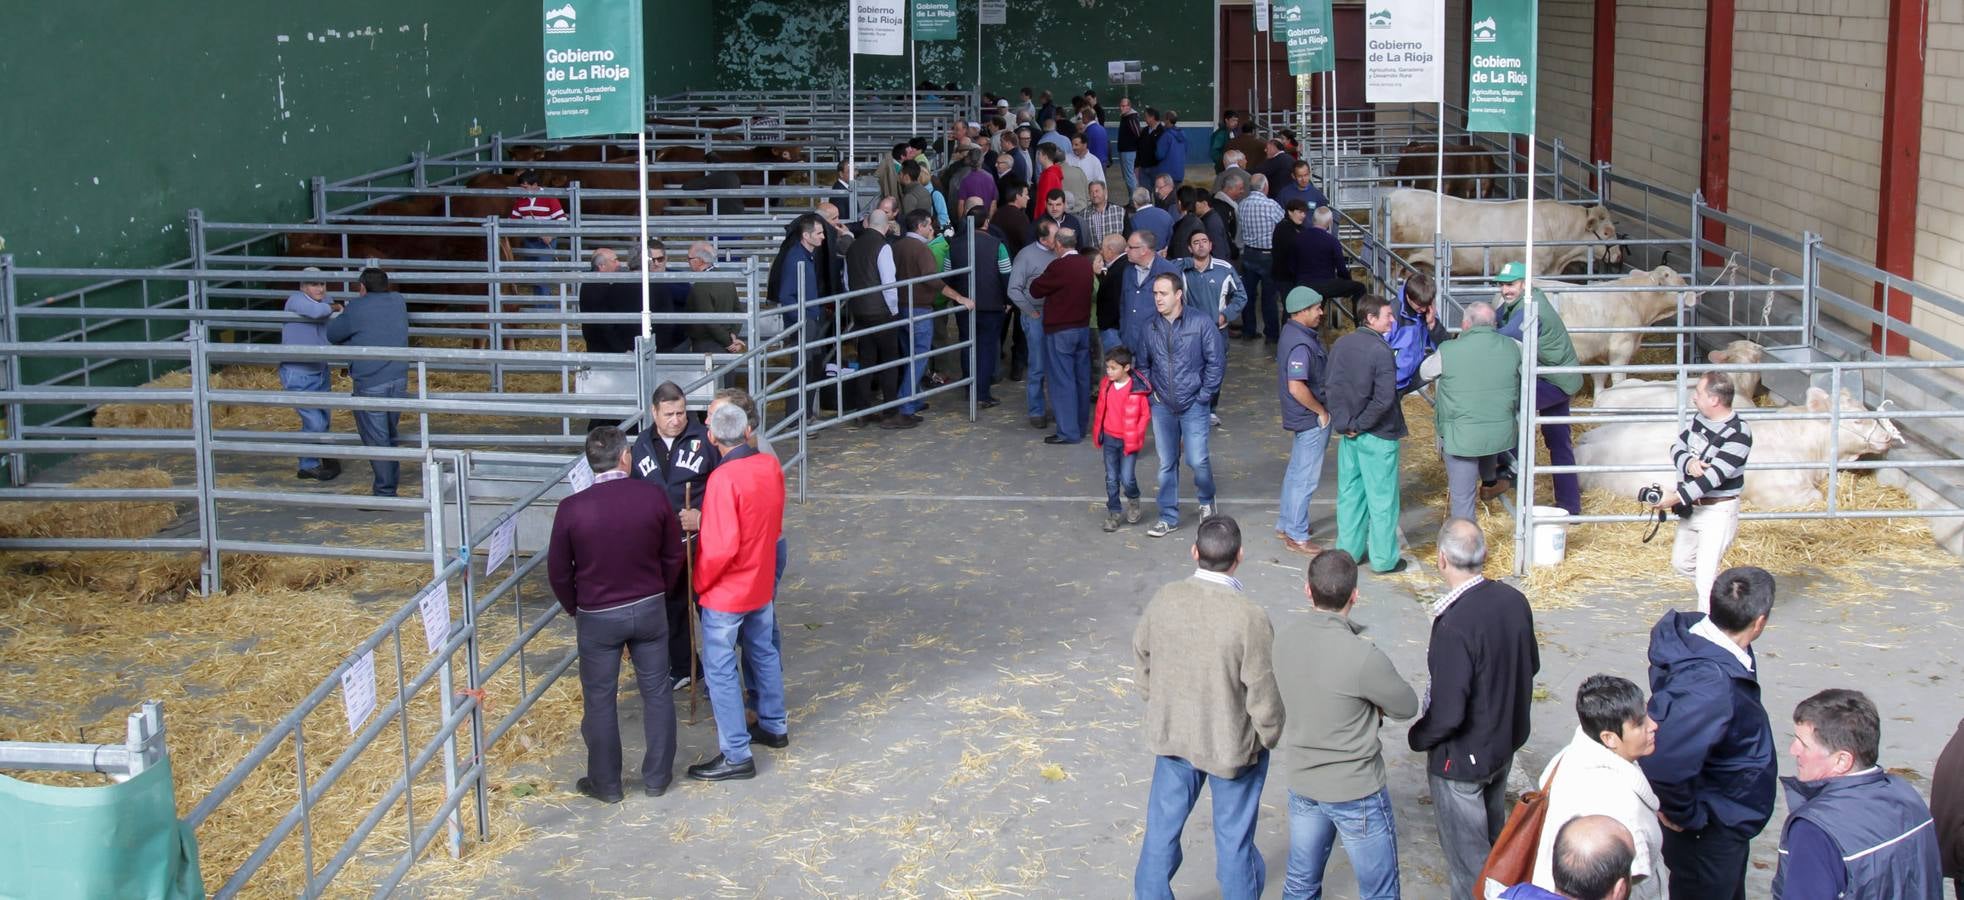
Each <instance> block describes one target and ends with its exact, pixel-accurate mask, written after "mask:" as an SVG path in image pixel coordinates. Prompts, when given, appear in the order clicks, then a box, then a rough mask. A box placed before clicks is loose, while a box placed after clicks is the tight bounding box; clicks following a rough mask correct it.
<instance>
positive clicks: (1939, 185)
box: [1911, 0, 1964, 344]
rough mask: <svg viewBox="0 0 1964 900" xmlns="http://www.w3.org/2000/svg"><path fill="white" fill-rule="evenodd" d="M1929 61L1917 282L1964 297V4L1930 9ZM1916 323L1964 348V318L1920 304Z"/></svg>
mask: <svg viewBox="0 0 1964 900" xmlns="http://www.w3.org/2000/svg"><path fill="white" fill-rule="evenodd" d="M1929 35H1930V46H1929V53H1928V55H1927V56H1926V57H1925V58H1924V81H1923V160H1922V165H1921V168H1920V170H1919V176H1920V183H1919V184H1918V186H1917V207H1916V277H1917V279H1918V280H1920V281H1924V282H1927V283H1929V284H1930V285H1932V286H1934V287H1937V288H1939V289H1941V290H1944V291H1948V292H1950V293H1952V294H1956V295H1960V296H1964V112H1960V110H1964V0H1933V2H1932V3H1931V4H1930V31H1929ZM1911 323H1912V324H1914V325H1916V326H1917V327H1919V328H1924V329H1927V330H1929V331H1931V332H1933V333H1934V334H1936V336H1938V337H1940V338H1943V339H1945V340H1949V341H1951V342H1953V343H1959V344H1964V318H1960V317H1958V316H1956V315H1953V314H1951V313H1948V312H1945V311H1942V310H1938V309H1934V308H1931V307H1930V306H1929V305H1928V304H1923V303H1918V304H1917V309H1916V310H1915V312H1914V313H1913V314H1912V316H1911Z"/></svg>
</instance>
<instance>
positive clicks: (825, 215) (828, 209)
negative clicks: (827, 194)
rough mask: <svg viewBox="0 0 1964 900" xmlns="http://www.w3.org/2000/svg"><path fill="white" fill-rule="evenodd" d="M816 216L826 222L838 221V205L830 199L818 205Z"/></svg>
mask: <svg viewBox="0 0 1964 900" xmlns="http://www.w3.org/2000/svg"><path fill="white" fill-rule="evenodd" d="M818 217H819V218H821V219H824V220H825V221H827V222H837V221H839V205H838V204H836V203H833V202H830V201H827V202H824V203H820V204H819V205H818Z"/></svg>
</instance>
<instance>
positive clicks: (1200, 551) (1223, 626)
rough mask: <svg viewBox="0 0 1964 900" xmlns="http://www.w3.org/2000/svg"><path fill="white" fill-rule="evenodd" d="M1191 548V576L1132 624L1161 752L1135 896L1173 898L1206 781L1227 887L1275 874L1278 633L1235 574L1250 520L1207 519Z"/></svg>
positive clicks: (1150, 729) (1153, 736)
mask: <svg viewBox="0 0 1964 900" xmlns="http://www.w3.org/2000/svg"><path fill="white" fill-rule="evenodd" d="M1193 558H1194V562H1196V563H1197V564H1198V567H1197V568H1196V569H1194V573H1193V575H1192V576H1191V577H1189V578H1186V579H1183V580H1180V581H1176V582H1173V583H1172V584H1169V585H1167V586H1165V587H1163V588H1160V589H1159V593H1158V594H1156V595H1154V596H1153V598H1152V602H1151V603H1149V604H1147V605H1146V614H1145V616H1144V617H1143V618H1141V619H1140V620H1139V627H1138V629H1137V630H1135V631H1134V632H1133V634H1132V652H1133V654H1134V655H1135V656H1137V658H1138V662H1139V685H1140V687H1141V688H1142V689H1144V691H1145V694H1146V741H1147V743H1148V744H1149V745H1150V746H1151V747H1152V752H1153V754H1154V755H1155V756H1156V757H1157V759H1156V761H1155V762H1154V764H1153V776H1152V793H1151V794H1150V795H1149V796H1148V798H1147V802H1146V836H1145V842H1144V845H1143V846H1142V847H1141V848H1140V850H1139V865H1138V868H1137V869H1136V870H1135V871H1134V873H1133V887H1132V895H1133V897H1135V898H1139V900H1147V898H1152V900H1159V898H1164V900H1172V897H1173V889H1172V886H1171V882H1172V879H1173V873H1174V872H1176V871H1178V870H1179V868H1180V860H1181V852H1180V831H1181V830H1182V829H1183V828H1185V827H1186V822H1187V816H1188V815H1189V814H1190V813H1192V812H1193V807H1194V804H1195V803H1196V802H1198V801H1199V800H1200V789H1201V787H1202V786H1203V785H1205V786H1207V787H1209V788H1211V789H1212V790H1213V792H1214V853H1215V856H1216V857H1217V858H1216V860H1215V864H1214V873H1215V875H1216V877H1218V878H1219V879H1220V882H1221V897H1222V898H1223V900H1255V898H1257V897H1260V896H1261V893H1262V885H1263V883H1264V882H1265V881H1266V880H1267V875H1268V868H1267V865H1266V864H1265V863H1263V862H1262V853H1261V850H1259V849H1258V848H1256V846H1255V816H1256V814H1257V812H1259V811H1260V809H1261V798H1262V784H1263V783H1264V782H1265V781H1267V779H1268V749H1269V748H1270V747H1274V746H1275V742H1276V741H1277V740H1278V739H1280V738H1281V736H1282V698H1281V695H1280V694H1278V693H1277V692H1276V689H1275V672H1274V669H1273V667H1272V664H1271V662H1270V657H1269V654H1270V652H1271V649H1272V648H1273V646H1274V642H1275V632H1274V630H1273V629H1272V628H1271V627H1270V625H1269V622H1268V613H1267V612H1264V611H1263V610H1262V608H1261V606H1259V605H1257V604H1256V603H1255V602H1254V601H1252V600H1249V599H1248V598H1247V597H1246V596H1244V595H1243V594H1242V591H1241V582H1240V581H1239V580H1237V579H1236V578H1235V577H1234V571H1235V569H1237V568H1239V567H1240V565H1241V527H1240V526H1239V525H1237V524H1235V521H1234V520H1233V519H1231V518H1229V517H1227V516H1209V517H1208V518H1207V519H1206V520H1204V521H1202V522H1201V523H1200V529H1199V533H1198V534H1197V535H1196V536H1195V537H1194V542H1193Z"/></svg>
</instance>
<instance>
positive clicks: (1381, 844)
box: [1274, 550, 1418, 897]
mask: <svg viewBox="0 0 1964 900" xmlns="http://www.w3.org/2000/svg"><path fill="white" fill-rule="evenodd" d="M1303 574H1304V582H1305V583H1304V593H1305V594H1308V595H1309V601H1310V606H1311V612H1310V614H1309V618H1307V619H1302V620H1298V621H1296V622H1294V623H1292V624H1290V625H1289V626H1288V627H1286V628H1284V629H1282V633H1281V634H1279V635H1277V636H1276V638H1275V654H1274V659H1275V684H1276V687H1277V688H1278V689H1279V690H1280V691H1281V694H1282V706H1283V708H1284V709H1286V710H1288V721H1287V723H1286V724H1285V725H1284V726H1283V728H1282V744H1281V747H1282V765H1283V772H1284V773H1285V776H1286V777H1287V779H1288V784H1289V874H1288V880H1287V881H1285V882H1284V883H1283V887H1282V895H1283V896H1284V897H1318V896H1322V894H1323V869H1324V866H1325V865H1327V864H1328V863H1329V861H1330V848H1331V844H1332V840H1333V838H1336V837H1341V838H1343V847H1344V851H1345V852H1347V853H1349V854H1350V865H1351V868H1353V869H1355V870H1356V871H1357V895H1358V896H1360V897H1396V896H1398V828H1397V822H1396V820H1395V819H1394V818H1393V816H1392V813H1391V792H1390V790H1388V789H1387V788H1386V786H1385V779H1384V744H1383V742H1382V741H1380V740H1379V739H1378V729H1379V727H1381V726H1382V725H1383V723H1384V719H1385V717H1386V716H1389V717H1391V718H1394V719H1409V718H1411V717H1413V716H1416V715H1418V695H1417V694H1416V693H1414V692H1413V691H1412V687H1411V685H1409V684H1406V683H1405V679H1404V677H1403V676H1401V675H1399V674H1398V669H1397V668H1396V667H1395V666H1393V665H1392V664H1391V659H1390V657H1387V656H1385V655H1384V651H1383V650H1380V649H1378V645H1377V644H1375V643H1373V642H1372V641H1371V640H1370V639H1369V638H1366V637H1364V635H1363V631H1364V629H1363V626H1360V625H1358V624H1357V623H1355V622H1352V621H1351V620H1350V613H1351V610H1353V609H1355V608H1356V607H1357V561H1356V560H1355V559H1352V558H1351V556H1350V554H1348V553H1345V552H1343V551H1342V550H1325V551H1323V552H1322V553H1319V554H1317V555H1316V557H1315V558H1314V559H1311V560H1310V561H1309V568H1308V569H1307V570H1306V571H1305V572H1304V573H1303Z"/></svg>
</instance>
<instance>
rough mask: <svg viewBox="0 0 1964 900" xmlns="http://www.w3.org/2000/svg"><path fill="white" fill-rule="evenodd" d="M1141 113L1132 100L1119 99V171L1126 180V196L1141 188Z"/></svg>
mask: <svg viewBox="0 0 1964 900" xmlns="http://www.w3.org/2000/svg"><path fill="white" fill-rule="evenodd" d="M1140 131H1141V128H1140V125H1139V113H1138V112H1137V111H1136V110H1134V109H1133V108H1132V98H1130V97H1120V98H1118V171H1119V174H1120V175H1121V176H1122V177H1124V179H1125V195H1126V196H1128V197H1130V196H1132V192H1133V191H1134V190H1136V189H1137V188H1138V187H1139V172H1138V169H1139V135H1140Z"/></svg>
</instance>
